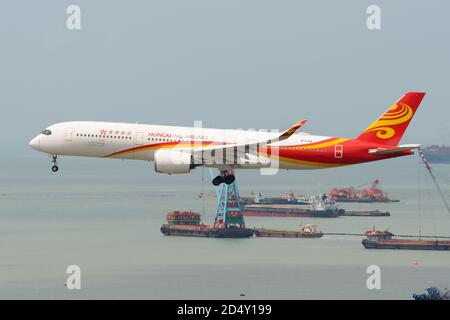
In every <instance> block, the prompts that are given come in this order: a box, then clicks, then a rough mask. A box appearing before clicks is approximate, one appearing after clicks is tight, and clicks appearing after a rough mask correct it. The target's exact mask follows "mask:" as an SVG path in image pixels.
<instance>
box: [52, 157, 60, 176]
mask: <svg viewBox="0 0 450 320" xmlns="http://www.w3.org/2000/svg"><path fill="white" fill-rule="evenodd" d="M57 159H58V156H57V155H56V154H55V155H53V157H52V163H53V167H52V171H53V172H57V171H58V169H59V168H58V162H57Z"/></svg>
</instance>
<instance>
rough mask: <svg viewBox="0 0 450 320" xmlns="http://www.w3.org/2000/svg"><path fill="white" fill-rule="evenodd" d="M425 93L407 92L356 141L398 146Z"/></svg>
mask: <svg viewBox="0 0 450 320" xmlns="http://www.w3.org/2000/svg"><path fill="white" fill-rule="evenodd" d="M424 96H425V92H407V93H405V95H404V96H403V97H402V98H400V100H398V101H397V102H396V103H395V104H394V105H393V106H392V107H390V108H389V110H387V111H386V112H385V113H384V114H383V115H382V116H381V117H380V118H378V120H376V121H375V122H374V123H372V124H371V125H370V126H369V127H368V128H367V129H366V130H364V131H363V132H362V133H361V134H360V135H359V136H358V137H357V138H356V139H357V140H361V141H366V142H373V143H379V144H386V145H393V146H396V145H398V143H399V142H400V139H401V138H402V137H403V134H404V133H405V131H406V128H408V125H409V123H410V122H411V119H412V118H413V116H414V114H415V113H416V110H417V108H418V107H419V105H420V102H421V101H422V99H423V97H424Z"/></svg>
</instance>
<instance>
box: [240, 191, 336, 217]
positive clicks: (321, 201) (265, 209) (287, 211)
mask: <svg viewBox="0 0 450 320" xmlns="http://www.w3.org/2000/svg"><path fill="white" fill-rule="evenodd" d="M243 214H244V216H258V217H311V218H336V217H338V216H340V215H343V214H344V210H343V209H340V208H339V207H338V206H337V205H336V204H335V203H334V202H330V201H328V199H327V198H326V196H324V197H321V198H318V199H316V200H315V201H314V202H312V203H310V204H308V205H299V204H279V205H274V204H250V205H245V206H244V208H243Z"/></svg>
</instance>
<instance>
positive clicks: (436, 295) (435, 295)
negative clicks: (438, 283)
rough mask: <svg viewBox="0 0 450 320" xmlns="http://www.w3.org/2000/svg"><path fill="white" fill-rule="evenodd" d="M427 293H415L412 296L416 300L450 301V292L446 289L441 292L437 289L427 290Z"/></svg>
mask: <svg viewBox="0 0 450 320" xmlns="http://www.w3.org/2000/svg"><path fill="white" fill-rule="evenodd" d="M426 291H427V292H426V293H420V294H419V293H414V294H413V295H412V297H413V299H414V300H450V290H448V289H444V291H440V290H439V289H438V288H436V287H430V288H428V289H426Z"/></svg>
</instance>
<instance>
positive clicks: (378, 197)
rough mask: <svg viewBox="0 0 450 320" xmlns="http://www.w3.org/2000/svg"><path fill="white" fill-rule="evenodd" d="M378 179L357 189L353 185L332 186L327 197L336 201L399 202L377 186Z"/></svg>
mask: <svg viewBox="0 0 450 320" xmlns="http://www.w3.org/2000/svg"><path fill="white" fill-rule="evenodd" d="M379 184H380V180H375V181H373V182H372V184H371V185H370V187H368V188H365V189H362V190H358V189H355V188H354V187H349V188H333V189H331V190H330V192H329V193H328V197H329V198H330V199H331V200H333V201H336V202H359V203H372V202H399V201H400V200H395V199H390V198H389V197H388V195H387V193H386V192H384V191H383V190H382V189H380V188H378V185H379Z"/></svg>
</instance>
